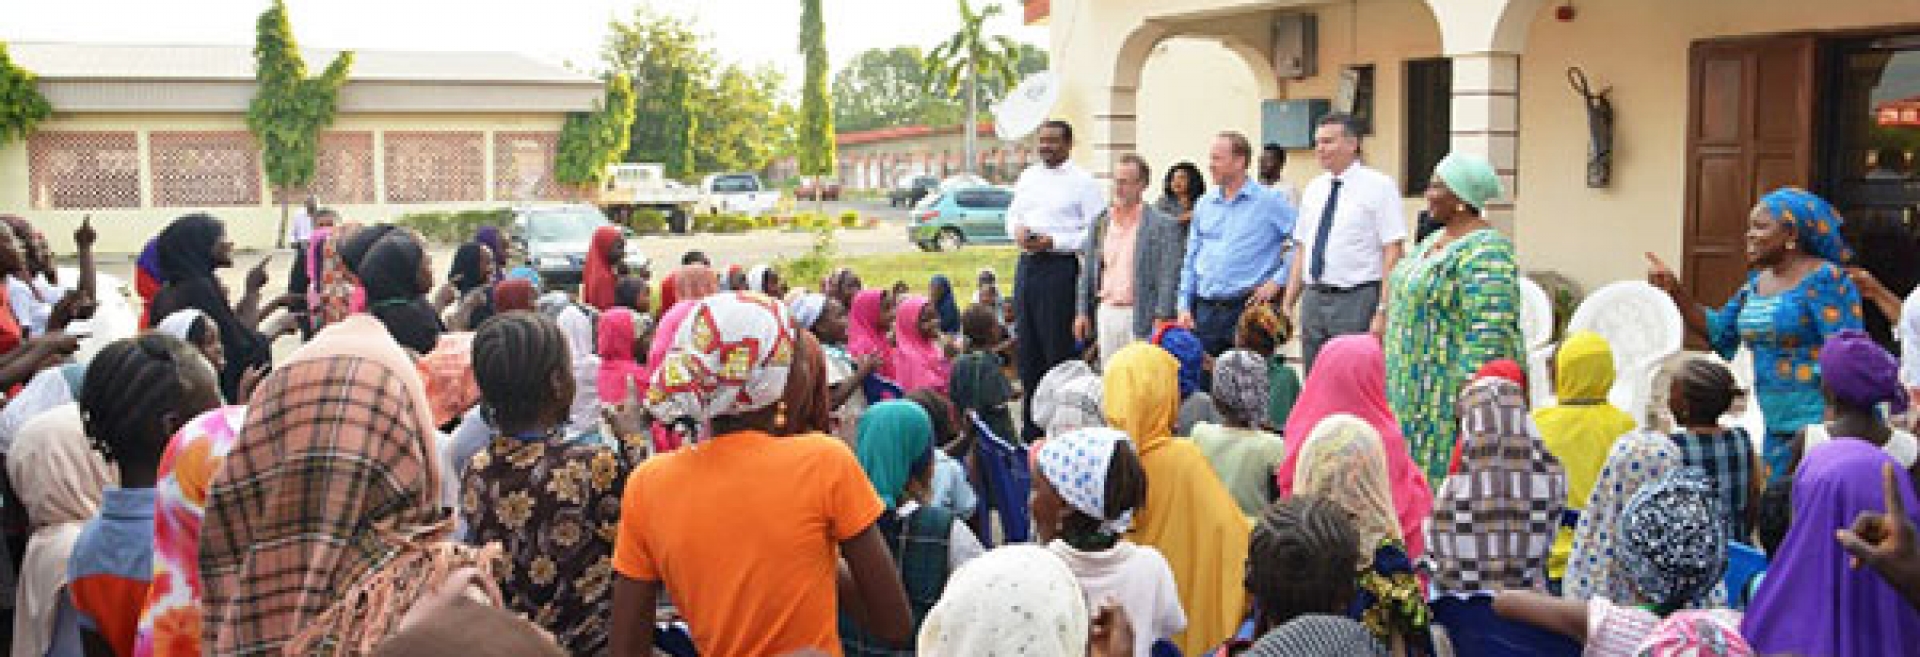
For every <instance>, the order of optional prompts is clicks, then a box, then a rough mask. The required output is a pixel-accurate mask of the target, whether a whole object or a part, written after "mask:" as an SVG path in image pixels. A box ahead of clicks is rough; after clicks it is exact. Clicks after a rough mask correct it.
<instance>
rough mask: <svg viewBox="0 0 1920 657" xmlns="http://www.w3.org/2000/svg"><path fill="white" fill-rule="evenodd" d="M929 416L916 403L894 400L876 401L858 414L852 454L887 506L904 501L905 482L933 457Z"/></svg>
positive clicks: (931, 429) (890, 506) (896, 504)
mask: <svg viewBox="0 0 1920 657" xmlns="http://www.w3.org/2000/svg"><path fill="white" fill-rule="evenodd" d="M932 449H933V418H932V417H931V416H929V415H927V411H926V409H924V408H921V407H920V405H919V404H917V403H914V402H911V401H907V400H903V399H895V400H892V401H885V402H880V403H878V404H874V405H873V406H872V407H870V408H868V409H867V412H866V413H863V414H861V416H860V438H859V441H858V442H857V443H855V445H854V456H856V457H858V458H859V459H860V469H862V470H866V471H867V480H868V481H870V482H873V490H874V492H876V493H879V494H880V500H881V501H883V502H886V503H887V508H889V509H891V508H894V507H897V506H899V505H900V503H901V502H903V501H905V498H906V491H907V481H909V480H911V479H913V473H914V472H915V471H917V470H919V469H920V468H923V467H926V465H927V463H928V462H929V459H931V458H932V457H933V452H932Z"/></svg>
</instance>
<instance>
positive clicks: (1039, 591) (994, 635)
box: [919, 545, 1090, 657]
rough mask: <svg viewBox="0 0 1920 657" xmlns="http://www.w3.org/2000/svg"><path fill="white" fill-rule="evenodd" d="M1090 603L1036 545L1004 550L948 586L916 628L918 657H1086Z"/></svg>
mask: <svg viewBox="0 0 1920 657" xmlns="http://www.w3.org/2000/svg"><path fill="white" fill-rule="evenodd" d="M1089 622H1090V621H1089V620H1088V614H1087V601H1086V598H1085V596H1084V594H1082V593H1081V591H1080V582H1079V580H1077V579H1075V578H1074V576H1073V571H1072V570H1069V569H1068V568H1067V564H1066V562H1065V561H1061V560H1060V557H1059V556H1056V555H1054V553H1053V552H1051V551H1049V550H1047V549H1046V548H1043V547H1040V546H1037V545H1009V546H1006V547H1003V548H1000V549H997V550H994V551H992V552H988V553H986V554H984V555H981V556H979V557H977V558H975V559H974V560H972V561H968V562H967V564H966V565H964V566H961V567H960V570H958V571H955V572H954V573H953V577H952V579H949V580H947V589H946V591H945V592H944V593H942V594H941V596H940V602H938V603H936V604H935V605H934V606H933V609H932V610H931V611H928V612H927V618H926V621H925V622H923V623H922V624H921V626H920V641H919V650H920V654H922V655H969V656H979V657H998V656H1000V655H1031V656H1034V657H1081V656H1082V655H1085V654H1087V629H1088V623H1089Z"/></svg>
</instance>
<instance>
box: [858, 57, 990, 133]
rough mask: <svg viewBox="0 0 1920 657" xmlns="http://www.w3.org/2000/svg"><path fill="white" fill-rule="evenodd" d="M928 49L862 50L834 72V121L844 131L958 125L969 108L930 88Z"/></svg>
mask: <svg viewBox="0 0 1920 657" xmlns="http://www.w3.org/2000/svg"><path fill="white" fill-rule="evenodd" d="M925 59H926V53H924V52H923V51H921V50H920V48H919V47H917V46H895V47H893V48H875V49H872V50H868V51H866V52H862V53H860V54H859V55H858V56H856V57H854V58H853V61H850V62H847V65H846V66H845V67H843V68H841V69H840V71H839V72H838V73H835V74H834V76H833V125H834V127H836V128H838V129H840V130H841V131H844V132H854V131H860V130H873V129H875V128H886V127H891V126H901V125H952V124H955V123H959V122H960V119H961V117H962V116H963V115H964V114H965V110H964V109H963V108H961V107H960V103H957V102H954V101H953V99H951V98H945V97H942V96H939V95H934V94H929V93H927V73H926V68H925V66H924V60H925Z"/></svg>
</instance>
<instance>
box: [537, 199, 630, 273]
mask: <svg viewBox="0 0 1920 657" xmlns="http://www.w3.org/2000/svg"><path fill="white" fill-rule="evenodd" d="M613 225H615V224H614V223H613V222H611V221H608V220H607V215H605V214H603V213H601V212H600V209H599V208H596V207H594V206H591V205H584V204H571V205H543V206H531V207H524V208H516V209H514V213H513V239H514V241H516V242H519V244H520V252H521V253H524V254H526V264H527V265H528V266H531V267H533V269H534V271H537V272H540V284H541V285H542V286H543V287H546V288H548V289H560V288H567V287H572V286H575V285H579V284H580V272H581V270H583V269H585V267H586V262H587V249H588V246H589V245H590V243H591V242H592V240H593V232H594V231H595V230H598V229H599V228H600V227H601V226H613ZM620 231H621V233H622V234H624V235H626V237H627V240H628V241H629V243H631V241H632V240H633V232H632V231H630V230H628V229H626V228H624V227H622V228H620ZM624 260H625V261H626V263H627V269H628V270H629V271H638V270H640V269H643V268H645V267H646V266H647V257H646V255H645V254H642V253H640V252H639V251H637V250H636V249H634V248H632V247H631V246H629V247H628V248H627V252H626V254H625V256H624Z"/></svg>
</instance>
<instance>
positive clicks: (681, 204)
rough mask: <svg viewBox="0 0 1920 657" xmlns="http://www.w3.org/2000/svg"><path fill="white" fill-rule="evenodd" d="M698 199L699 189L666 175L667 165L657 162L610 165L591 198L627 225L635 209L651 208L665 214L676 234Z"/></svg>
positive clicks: (670, 227) (683, 227) (616, 220)
mask: <svg viewBox="0 0 1920 657" xmlns="http://www.w3.org/2000/svg"><path fill="white" fill-rule="evenodd" d="M699 202H700V190H697V189H694V188H692V187H688V186H686V185H682V184H680V182H679V181H677V180H672V179H669V178H667V174H666V167H665V166H663V165H659V164H614V165H609V166H608V167H607V175H606V182H604V183H602V184H601V186H600V193H599V196H598V197H597V198H596V199H594V204H595V205H598V206H600V210H601V211H602V212H605V213H606V214H607V217H608V218H610V219H612V220H613V222H614V223H617V224H620V225H623V226H628V225H631V224H630V223H629V222H628V219H629V218H630V217H631V216H632V215H633V213H634V211H636V210H654V211H658V212H660V213H661V214H664V215H666V217H667V226H668V227H669V229H671V230H672V231H673V232H676V233H679V232H686V228H687V226H686V224H687V218H688V217H689V216H690V215H691V214H692V213H693V209H694V206H695V205H696V204H698V203H699Z"/></svg>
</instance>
